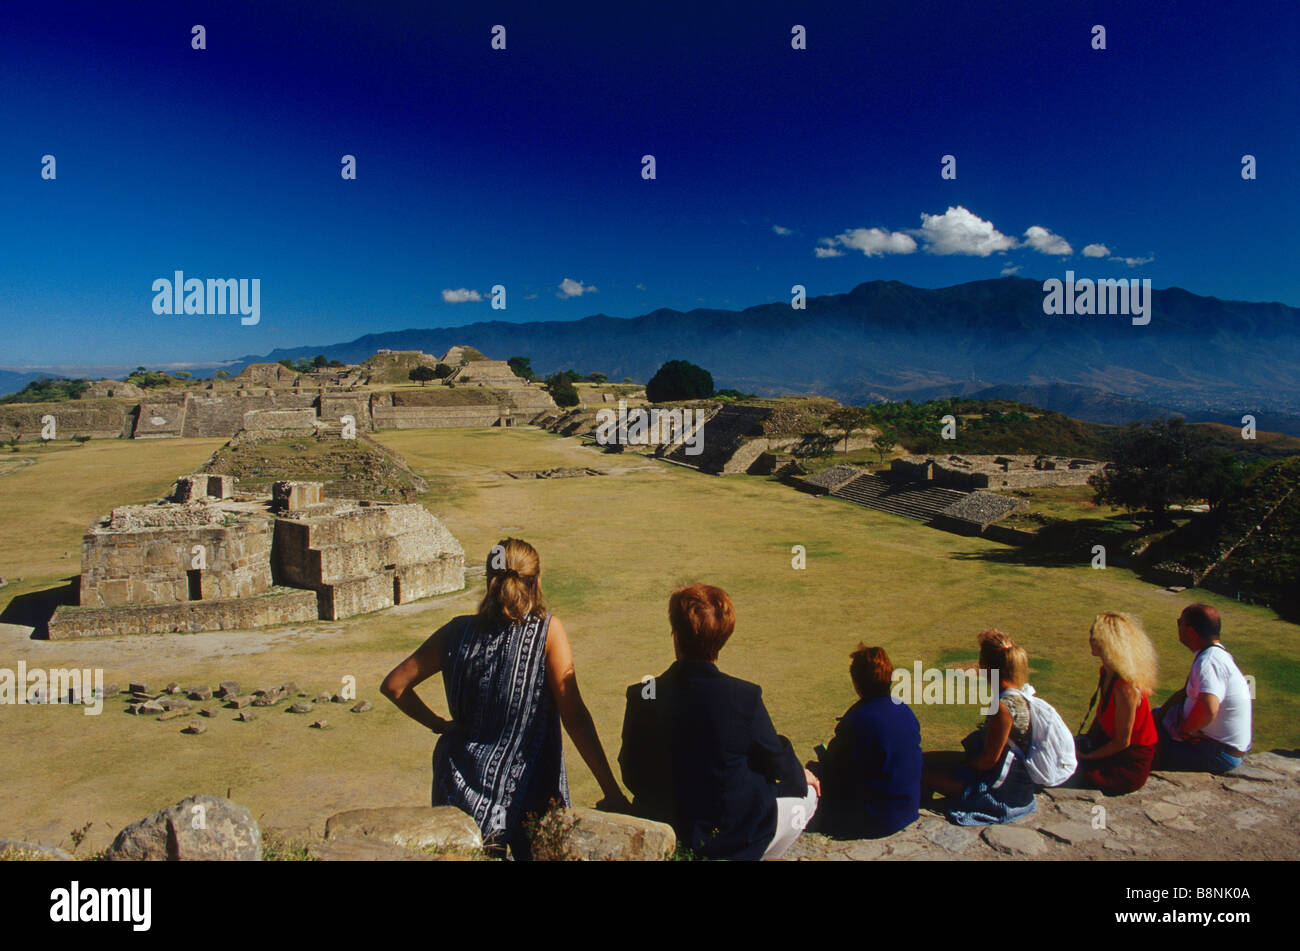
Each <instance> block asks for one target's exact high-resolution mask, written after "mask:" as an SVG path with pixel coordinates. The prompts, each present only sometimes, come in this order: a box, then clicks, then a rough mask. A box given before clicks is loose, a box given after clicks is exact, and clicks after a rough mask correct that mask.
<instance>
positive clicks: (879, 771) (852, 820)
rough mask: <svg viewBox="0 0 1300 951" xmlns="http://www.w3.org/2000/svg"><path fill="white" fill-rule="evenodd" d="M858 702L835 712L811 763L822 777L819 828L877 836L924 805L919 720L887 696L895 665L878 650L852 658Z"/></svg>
mask: <svg viewBox="0 0 1300 951" xmlns="http://www.w3.org/2000/svg"><path fill="white" fill-rule="evenodd" d="M849 656H850V658H851V661H850V663H849V676H850V677H851V678H852V680H853V686H854V689H856V690H857V692H858V697H859V700H858V702H857V703H855V704H854V705H853V706H851V707H849V709H848V710H847V711H846V712H845V713H844V716H842V717H840V721H839V724H838V725H837V726H836V727H835V736H834V738H833V739H832V740H831V741H830V743H829V744H827V745H826V746H825V747H818V749H817V752H818V754H819V756H820V761H819V762H816V763H809V764H808V769H809V770H811V771H812V772H813V773H814V774H815V775H817V777H818V778H819V779H820V780H821V785H822V788H821V800H820V802H819V804H818V807H817V814H816V817H815V820H814V825H813V826H812V827H811V828H812V829H814V830H815V831H817V832H821V833H823V834H824V835H829V836H832V837H834V838H841V839H878V838H883V837H884V836H887V835H893V834H894V833H895V832H897V831H899V830H900V829H905V828H907V827H908V826H909V825H911V824H912V823H913V822H915V821H916V820H917V817H918V808H919V806H920V802H921V725H920V723H918V722H917V719H916V714H914V713H913V712H912V709H911V707H909V706H907V705H906V704H904V703H901V702H899V701H896V700H895V699H894V698H893V697H891V696H890V684H891V682H892V680H893V674H894V665H893V664H892V663H891V662H890V660H889V655H888V654H887V653H885V649H884V648H883V647H867V646H866V645H865V644H859V645H858V648H857V650H855V651H854V652H853V653H852V654H850V655H849Z"/></svg>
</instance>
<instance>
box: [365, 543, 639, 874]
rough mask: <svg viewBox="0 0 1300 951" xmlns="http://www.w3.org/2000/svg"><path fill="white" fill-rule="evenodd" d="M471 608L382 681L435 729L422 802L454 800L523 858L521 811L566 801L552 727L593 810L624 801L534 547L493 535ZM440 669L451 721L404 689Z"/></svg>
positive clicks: (491, 837) (622, 805) (486, 836)
mask: <svg viewBox="0 0 1300 951" xmlns="http://www.w3.org/2000/svg"><path fill="white" fill-rule="evenodd" d="M486 575H487V588H486V591H485V592H484V595H483V600H482V602H481V603H480V604H479V608H478V613H477V614H473V615H465V616H461V617H457V618H454V619H453V620H451V621H450V622H448V623H447V624H445V625H443V626H442V627H441V628H439V629H438V630H437V631H435V632H434V634H433V636H431V637H430V638H429V639H428V640H427V641H425V642H424V644H422V645H421V646H420V648H419V649H418V650H416V651H415V653H413V654H412V655H411V656H410V657H408V658H407V659H406V660H404V661H402V663H400V664H398V665H397V667H396V668H394V669H393V671H392V673H390V674H389V675H388V676H387V677H386V678H385V679H384V683H383V686H382V687H381V690H382V691H383V693H384V696H386V697H388V698H389V699H390V700H392V701H393V703H395V704H396V705H397V706H398V708H399V709H401V711H402V712H403V713H405V714H406V715H407V716H409V717H411V719H413V720H415V721H416V722H417V723H420V724H422V725H424V726H426V727H428V728H429V729H430V730H432V731H433V732H434V733H438V734H441V735H440V736H439V738H438V742H437V745H436V746H435V747H434V751H433V804H434V805H435V806H446V805H450V806H456V807H457V808H459V809H462V810H463V811H465V812H467V813H469V814H470V815H471V816H473V817H474V820H475V822H477V823H478V826H479V829H480V830H481V831H482V833H483V840H484V842H485V844H488V845H489V846H490V847H492V848H494V849H497V850H504V848H505V847H506V846H509V848H510V852H511V854H512V855H514V856H515V857H516V858H521V859H523V858H528V857H529V843H528V836H527V832H526V829H525V819H526V818H527V817H528V816H530V815H531V816H540V815H541V814H543V813H545V812H546V810H547V809H548V808H549V806H550V804H551V803H552V802H553V801H559V802H562V803H563V804H564V805H566V806H567V805H569V786H568V780H567V777H566V775H565V769H564V747H563V743H562V740H561V737H560V726H561V724H563V726H564V728H565V729H566V730H567V731H568V733H569V736H570V738H571V739H572V740H573V743H574V745H575V746H576V747H577V748H578V752H579V753H580V754H581V755H582V758H583V759H584V760H585V761H586V763H587V766H588V767H589V768H590V769H591V771H592V773H593V774H595V777H596V781H597V782H598V783H599V784H600V788H601V791H602V792H603V793H604V799H602V800H601V802H599V803H597V807H598V808H608V809H613V810H626V809H627V808H629V804H628V802H627V799H626V798H625V797H624V795H623V791H622V790H621V789H620V788H619V785H618V783H617V782H616V781H615V779H614V774H613V771H612V770H610V768H609V762H608V760H607V759H606V757H605V752H604V749H603V748H602V747H601V745H600V737H599V736H598V735H597V733H596V725H595V723H594V722H593V721H592V718H591V714H590V713H589V712H588V710H587V706H586V704H585V703H583V700H582V695H581V694H580V693H579V692H578V681H577V675H576V673H575V672H574V668H573V653H572V651H571V650H570V648H569V638H568V634H567V633H566V632H565V630H564V625H563V624H561V623H560V619H559V618H557V617H555V616H554V615H552V614H548V613H547V610H546V599H545V597H544V596H543V594H542V567H541V560H540V558H539V557H538V554H537V550H536V549H535V548H533V546H532V545H530V544H528V543H527V542H526V541H523V540H521V539H518V538H507V539H503V540H502V541H501V542H499V543H498V544H496V545H494V546H493V547H492V550H491V552H489V554H488V558H487V570H486ZM439 672H441V673H442V675H443V687H444V689H445V690H446V693H447V706H448V708H449V709H450V712H451V719H450V720H446V719H443V718H442V717H440V716H438V715H437V714H436V713H434V712H433V711H432V710H430V709H429V708H428V707H427V706H425V704H424V702H423V701H422V700H421V699H420V698H419V697H418V696H417V695H416V693H415V690H414V688H415V687H416V686H417V685H418V684H420V683H421V682H423V681H424V680H426V679H428V678H429V677H431V676H433V675H434V674H436V673H439Z"/></svg>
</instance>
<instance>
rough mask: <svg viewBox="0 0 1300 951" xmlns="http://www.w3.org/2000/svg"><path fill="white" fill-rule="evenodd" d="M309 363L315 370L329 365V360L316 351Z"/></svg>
mask: <svg viewBox="0 0 1300 951" xmlns="http://www.w3.org/2000/svg"><path fill="white" fill-rule="evenodd" d="M311 365H312V366H314V367H315V368H316V369H317V370H319V369H321V368H322V367H327V366H329V365H330V362H329V360H328V359H327V358H326V356H325V354H323V353H318V354H316V356H315V357H314V358H313V359H312V361H311Z"/></svg>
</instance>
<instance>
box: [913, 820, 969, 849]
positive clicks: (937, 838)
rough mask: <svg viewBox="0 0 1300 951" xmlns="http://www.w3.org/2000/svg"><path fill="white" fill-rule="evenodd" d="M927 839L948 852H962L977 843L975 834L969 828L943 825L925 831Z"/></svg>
mask: <svg viewBox="0 0 1300 951" xmlns="http://www.w3.org/2000/svg"><path fill="white" fill-rule="evenodd" d="M925 837H926V838H927V839H929V840H930V841H931V842H933V843H934V844H935V845H937V846H939V848H941V849H945V850H946V851H948V852H959V853H960V852H962V851H964V850H965V849H966V847H967V846H968V845H970V844H971V843H972V842H974V841H975V833H974V832H972V831H971V830H970V829H968V828H964V827H962V826H954V825H947V824H945V825H941V826H935V827H934V828H931V829H927V830H926V831H925Z"/></svg>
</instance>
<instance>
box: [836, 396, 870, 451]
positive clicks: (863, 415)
mask: <svg viewBox="0 0 1300 951" xmlns="http://www.w3.org/2000/svg"><path fill="white" fill-rule="evenodd" d="M826 421H827V422H828V423H830V424H831V425H832V426H834V427H835V428H836V429H840V430H843V431H844V451H845V452H848V451H849V438H850V437H851V436H852V435H853V434H854V433H855V432H860V431H861V430H864V429H866V428H867V425H868V424H869V423H870V422H871V411H870V410H868V409H866V408H865V407H862V406H841V407H840V408H839V409H837V410H834V411H832V412H831V414H830V415H829V416H827V417H826Z"/></svg>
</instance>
